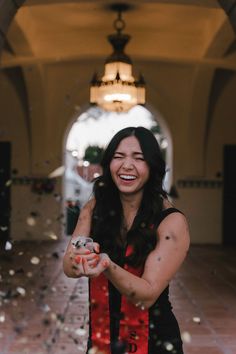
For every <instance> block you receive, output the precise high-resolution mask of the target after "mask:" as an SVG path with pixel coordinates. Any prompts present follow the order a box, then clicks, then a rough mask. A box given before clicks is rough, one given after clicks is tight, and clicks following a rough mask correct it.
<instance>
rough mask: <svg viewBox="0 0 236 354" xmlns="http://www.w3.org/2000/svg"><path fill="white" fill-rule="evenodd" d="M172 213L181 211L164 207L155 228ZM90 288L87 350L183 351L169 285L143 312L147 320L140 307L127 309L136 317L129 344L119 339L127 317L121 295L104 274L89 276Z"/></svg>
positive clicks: (120, 353) (121, 352) (110, 353)
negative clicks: (92, 348) (96, 348)
mask: <svg viewBox="0 0 236 354" xmlns="http://www.w3.org/2000/svg"><path fill="white" fill-rule="evenodd" d="M174 212H180V211H179V210H177V209H175V208H169V209H165V210H163V211H162V212H161V214H160V216H159V218H158V220H157V221H156V223H155V225H154V227H155V228H157V227H158V226H159V225H160V223H161V222H162V221H163V220H164V218H165V217H166V216H168V215H169V214H171V213H174ZM119 263H120V262H119ZM121 263H122V260H121ZM89 289H90V335H89V342H88V349H89V348H91V347H92V346H95V347H98V348H99V349H101V350H102V351H103V352H104V353H106V354H124V353H137V354H169V353H175V354H183V349H182V341H181V334H180V330H179V326H178V322H177V320H176V318H175V316H174V314H173V312H172V306H171V303H170V301H169V286H168V287H167V288H166V289H165V290H164V291H163V292H162V294H161V295H160V296H159V298H158V299H157V301H156V302H155V303H154V304H153V305H152V306H151V307H150V308H149V309H148V310H146V311H145V312H147V313H146V320H145V317H143V315H145V314H144V311H142V313H141V314H140V312H141V311H140V310H137V309H135V308H134V311H133V310H132V309H131V310H130V312H131V316H133V317H136V318H133V319H132V321H133V322H134V321H135V319H136V327H131V329H130V332H129V334H128V344H127V340H126V342H123V341H122V335H121V333H122V331H123V333H124V330H123V329H122V330H121V327H122V328H124V324H122V322H123V318H124V316H126V313H125V312H126V311H125V310H124V309H125V307H123V305H122V303H123V298H124V297H123V296H121V294H120V293H119V291H118V290H117V289H116V288H115V287H114V286H113V285H112V283H111V282H109V281H107V280H106V279H105V276H104V275H101V277H100V276H99V277H98V278H93V279H90V286H89ZM106 302H107V304H106ZM128 306H130V305H128ZM132 306H133V307H135V306H134V305H132ZM126 308H127V309H128V310H129V309H130V308H129V307H126ZM122 309H123V311H122ZM138 311H140V312H138ZM131 316H130V317H131ZM129 321H130V320H129ZM145 321H146V324H145V323H144V322H145ZM127 323H129V322H127ZM126 325H127V324H126ZM128 326H129V324H128ZM134 328H135V330H134ZM136 329H137V330H136ZM98 334H99V335H98ZM132 336H133V338H132ZM135 336H136V338H135ZM97 337H98V338H97ZM126 338H127V337H126ZM136 339H137V340H136ZM144 342H146V344H145V343H144ZM143 348H145V349H143Z"/></svg>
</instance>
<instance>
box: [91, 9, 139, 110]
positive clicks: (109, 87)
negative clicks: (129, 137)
mask: <svg viewBox="0 0 236 354" xmlns="http://www.w3.org/2000/svg"><path fill="white" fill-rule="evenodd" d="M110 8H111V9H112V10H113V11H116V12H117V13H118V15H117V18H116V20H115V21H114V28H115V30H116V33H114V34H110V35H108V37H107V38H108V41H109V43H110V44H111V45H112V47H113V53H112V54H111V55H110V56H109V57H108V58H107V59H106V62H105V73H104V75H103V77H102V78H101V79H100V78H99V77H98V75H97V73H95V74H94V76H93V78H92V80H91V86H90V103H91V104H97V105H98V106H100V107H101V108H103V109H104V110H106V111H116V112H127V111H128V110H129V109H130V108H132V107H133V106H135V105H138V104H141V105H143V104H145V82H144V79H143V77H142V75H140V76H139V79H138V80H136V79H135V78H134V77H133V75H132V62H131V60H130V58H129V57H128V55H127V54H126V53H125V52H124V48H125V46H126V44H127V43H128V42H129V40H130V38H131V37H130V36H129V35H128V34H124V33H122V31H123V30H124V28H125V22H124V20H123V18H122V12H124V11H127V10H128V9H130V6H129V5H127V4H124V3H119V4H113V5H112V6H111V7H110Z"/></svg>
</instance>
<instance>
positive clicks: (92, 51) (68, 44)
mask: <svg viewBox="0 0 236 354" xmlns="http://www.w3.org/2000/svg"><path fill="white" fill-rule="evenodd" d="M21 2H22V1H21ZM123 2H124V1H123ZM229 2H230V0H229ZM229 2H228V3H229ZM112 3H114V1H99V0H97V1H96V0H84V1H80V0H78V1H68V0H64V1H63V0H26V1H25V2H23V4H22V6H21V7H20V8H19V9H18V11H17V13H16V15H15V17H14V19H13V20H12V21H11V23H10V26H9V28H8V30H7V32H6V43H5V47H4V49H3V52H2V58H1V65H2V67H3V68H4V67H11V66H24V65H29V64H34V63H47V62H55V61H62V62H63V61H64V62H67V61H69V62H70V61H71V60H78V59H87V58H88V59H91V58H95V59H96V58H104V59H105V57H106V56H107V55H108V54H110V52H111V47H110V45H109V44H108V42H107V40H106V36H107V35H108V34H110V33H112V32H114V29H113V22H114V20H115V18H116V14H115V13H114V12H111V10H109V9H108V7H109V6H108V5H109V4H112ZM127 3H128V4H130V5H132V9H131V10H130V11H127V12H126V13H124V14H123V18H124V20H125V22H126V28H125V32H126V33H128V34H130V35H131V37H132V39H131V41H130V43H129V44H128V46H127V49H126V52H127V54H129V55H130V57H131V58H132V59H133V61H135V59H140V60H153V61H156V60H161V61H167V62H169V61H171V62H183V63H188V62H190V63H192V62H193V63H195V62H196V63H202V64H204V65H211V66H214V67H221V68H228V69H235V68H236V52H235V47H236V46H235V32H234V30H233V27H232V25H231V23H230V19H229V17H228V16H227V14H226V12H225V11H224V10H223V8H222V7H221V5H220V4H219V2H218V1H217V0H179V1H178V0H157V1H144V0H136V1H134V0H130V1H127ZM231 3H232V1H231Z"/></svg>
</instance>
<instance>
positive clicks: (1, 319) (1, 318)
mask: <svg viewBox="0 0 236 354" xmlns="http://www.w3.org/2000/svg"><path fill="white" fill-rule="evenodd" d="M5 319H6V317H5V313H4V312H0V322H1V323H3V322H5Z"/></svg>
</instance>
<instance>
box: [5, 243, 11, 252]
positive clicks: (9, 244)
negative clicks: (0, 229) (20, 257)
mask: <svg viewBox="0 0 236 354" xmlns="http://www.w3.org/2000/svg"><path fill="white" fill-rule="evenodd" d="M11 249H12V244H11V242H9V241H7V242H6V244H5V250H6V251H10V250H11Z"/></svg>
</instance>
